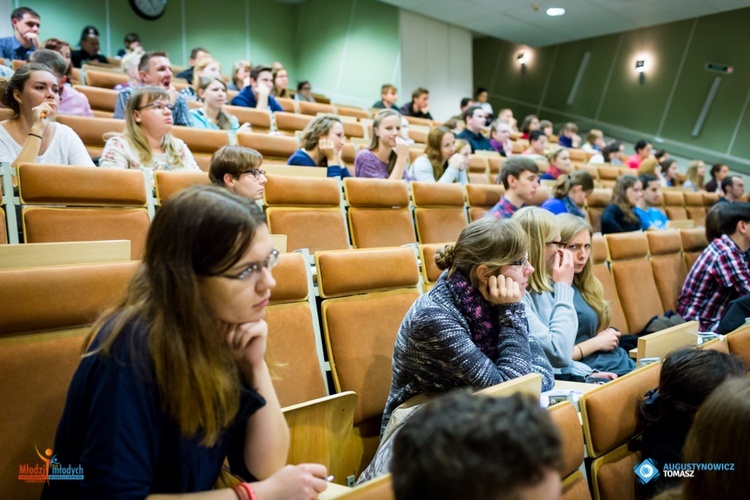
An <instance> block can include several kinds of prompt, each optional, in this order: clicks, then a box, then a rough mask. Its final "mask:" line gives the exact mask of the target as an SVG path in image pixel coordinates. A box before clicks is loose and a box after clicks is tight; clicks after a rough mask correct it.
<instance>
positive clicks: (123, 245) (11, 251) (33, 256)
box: [0, 240, 130, 269]
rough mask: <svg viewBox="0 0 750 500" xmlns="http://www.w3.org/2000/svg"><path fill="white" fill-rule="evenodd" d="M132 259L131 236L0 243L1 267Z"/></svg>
mask: <svg viewBox="0 0 750 500" xmlns="http://www.w3.org/2000/svg"><path fill="white" fill-rule="evenodd" d="M126 260H130V242H129V241H128V240H106V241H63V242H57V243H24V244H23V245H2V246H0V269H18V268H26V267H44V266H67V265H75V264H95V263H104V262H122V261H126Z"/></svg>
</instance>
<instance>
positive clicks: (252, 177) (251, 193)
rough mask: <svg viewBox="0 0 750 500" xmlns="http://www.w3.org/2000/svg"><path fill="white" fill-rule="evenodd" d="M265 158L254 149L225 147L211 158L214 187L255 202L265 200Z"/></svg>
mask: <svg viewBox="0 0 750 500" xmlns="http://www.w3.org/2000/svg"><path fill="white" fill-rule="evenodd" d="M262 163H263V156H262V155H261V154H260V153H258V152H257V151H256V150H254V149H250V148H243V147H239V146H224V147H223V148H221V149H220V150H218V151H217V152H215V153H214V155H213V156H212V157H211V168H210V169H209V171H208V177H209V179H211V182H212V183H213V185H214V186H219V187H223V188H226V189H228V190H230V191H231V192H233V193H234V194H238V195H240V196H242V197H244V198H248V199H250V200H253V201H257V200H260V199H263V191H264V190H265V187H264V186H265V185H266V182H268V179H267V178H266V171H265V170H261V168H260V166H261V164H262Z"/></svg>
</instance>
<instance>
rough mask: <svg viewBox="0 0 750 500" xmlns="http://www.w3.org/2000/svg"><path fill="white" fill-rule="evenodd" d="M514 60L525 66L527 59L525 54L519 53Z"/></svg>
mask: <svg viewBox="0 0 750 500" xmlns="http://www.w3.org/2000/svg"><path fill="white" fill-rule="evenodd" d="M516 60H517V61H518V64H526V63H527V62H528V60H529V58H528V55H527V54H526V52H519V53H518V55H516Z"/></svg>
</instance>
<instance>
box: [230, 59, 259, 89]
mask: <svg viewBox="0 0 750 500" xmlns="http://www.w3.org/2000/svg"><path fill="white" fill-rule="evenodd" d="M252 69H253V65H252V64H251V63H250V61H245V60H240V61H237V62H236V63H234V65H233V66H232V81H231V82H229V83H228V84H227V89H228V90H237V91H240V90H242V89H244V88H245V87H246V86H248V85H250V71H251V70H252Z"/></svg>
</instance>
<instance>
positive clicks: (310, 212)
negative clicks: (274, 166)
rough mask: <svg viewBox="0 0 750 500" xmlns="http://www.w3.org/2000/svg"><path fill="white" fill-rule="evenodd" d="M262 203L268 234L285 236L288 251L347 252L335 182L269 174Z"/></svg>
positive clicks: (337, 184) (347, 238) (344, 226)
mask: <svg viewBox="0 0 750 500" xmlns="http://www.w3.org/2000/svg"><path fill="white" fill-rule="evenodd" d="M282 168H285V167H282ZM305 168H307V167H305ZM310 170H313V169H310ZM263 201H264V202H265V205H266V207H267V208H266V217H267V218H268V228H269V230H270V231H271V234H285V235H286V236H287V247H288V248H289V249H291V250H298V249H301V248H307V249H308V250H309V251H310V253H311V254H313V253H315V252H317V251H319V250H334V249H343V248H349V237H348V235H347V230H346V222H345V221H344V214H343V212H342V210H341V205H340V203H341V189H340V187H339V182H338V181H337V180H336V179H328V178H311V177H292V176H286V175H271V174H269V175H268V183H267V184H266V186H265V191H264V193H263Z"/></svg>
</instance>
